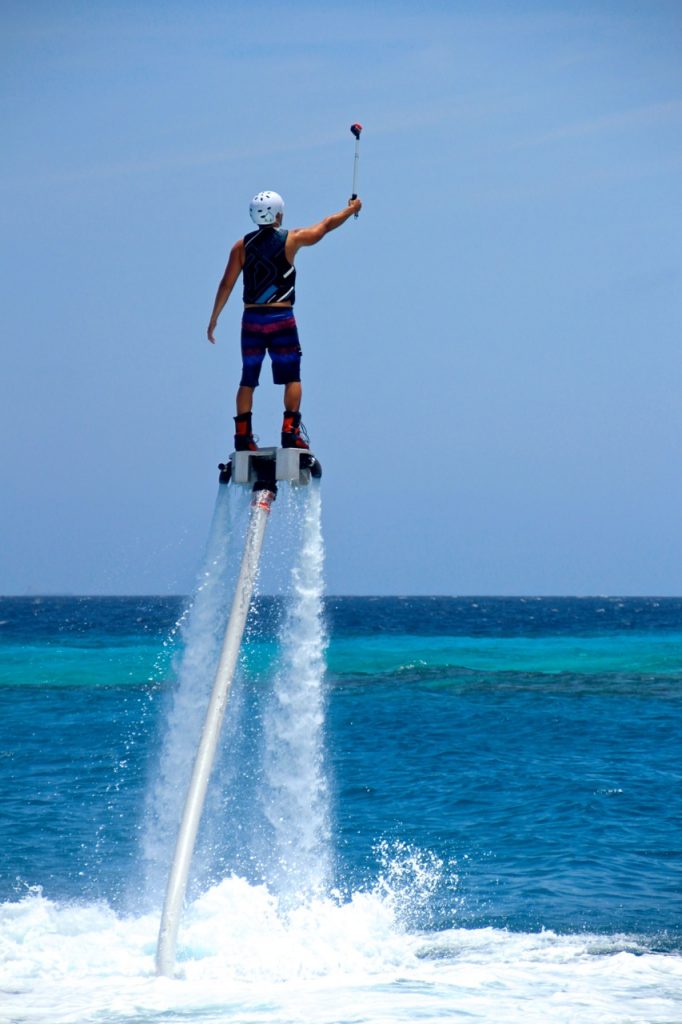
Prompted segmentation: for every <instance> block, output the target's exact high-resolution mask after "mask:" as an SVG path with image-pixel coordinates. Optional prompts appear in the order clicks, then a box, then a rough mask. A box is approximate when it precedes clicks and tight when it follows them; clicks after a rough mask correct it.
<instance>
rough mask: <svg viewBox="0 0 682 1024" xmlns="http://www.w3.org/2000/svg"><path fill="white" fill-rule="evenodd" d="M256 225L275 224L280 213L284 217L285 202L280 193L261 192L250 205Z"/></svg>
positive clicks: (250, 211)
mask: <svg viewBox="0 0 682 1024" xmlns="http://www.w3.org/2000/svg"><path fill="white" fill-rule="evenodd" d="M249 213H250V214H251V220H252V221H253V223H254V224H274V223H275V218H276V217H277V214H278V213H281V214H282V215H284V200H283V199H282V197H281V195H280V194H279V192H259V193H258V195H256V196H254V197H253V199H252V200H251V202H250V203H249Z"/></svg>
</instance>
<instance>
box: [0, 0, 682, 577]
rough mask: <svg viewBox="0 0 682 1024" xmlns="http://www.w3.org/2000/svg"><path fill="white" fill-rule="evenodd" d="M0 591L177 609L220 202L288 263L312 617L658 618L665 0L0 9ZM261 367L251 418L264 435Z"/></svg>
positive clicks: (203, 470) (674, 419) (215, 448)
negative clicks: (342, 213) (299, 244)
mask: <svg viewBox="0 0 682 1024" xmlns="http://www.w3.org/2000/svg"><path fill="white" fill-rule="evenodd" d="M0 29H1V31H0V57H1V60H0V66H1V67H2V72H1V75H2V78H1V81H2V87H1V94H0V105H1V109H2V132H3V147H2V150H3V153H2V157H1V158H0V160H1V163H0V188H1V189H2V204H1V214H0V216H1V218H2V236H3V248H4V250H5V258H4V260H3V265H4V269H3V274H2V290H3V295H2V302H1V303H0V309H1V316H2V372H1V374H0V426H1V428H2V451H3V459H2V476H3V480H2V503H1V505H0V536H1V538H2V550H1V551H0V592H2V593H19V594H21V593H54V592H60V593H64V592H67V593H156V592H160V593H166V592H185V591H187V590H188V589H189V588H190V587H191V586H192V582H193V578H194V574H195V572H196V569H197V567H198V564H199V562H200V559H201V555H202V550H203V546H204V543H205V539H206V533H207V529H208V524H209V521H210V516H211V511H212V507H213V502H214V498H215V492H216V486H217V485H216V470H215V467H216V463H217V462H218V461H220V460H221V459H223V458H224V457H225V456H226V455H227V454H228V452H229V451H230V448H231V443H230V442H231V433H232V420H231V417H232V415H233V412H234V410H233V397H234V390H235V386H236V383H237V380H238V375H239V345H238V333H239V317H240V309H239V302H238V296H237V301H235V300H233V301H232V302H231V303H230V304H229V305H228V307H227V308H226V310H225V312H224V313H223V316H222V318H221V321H220V324H219V328H218V335H217V338H218V345H217V346H216V347H215V348H213V347H212V346H210V345H209V344H208V343H207V342H206V340H205V327H206V323H207V321H208V317H209V314H210V310H211V306H212V302H213V297H214V294H215V289H216V286H217V283H218V280H219V278H220V275H221V273H222V270H223V267H224V264H225V261H226V258H227V254H228V252H229V248H230V246H231V245H232V243H233V242H234V241H235V240H236V239H237V238H238V237H240V236H241V235H242V234H244V233H245V232H246V231H248V230H249V229H250V226H251V225H250V221H249V219H248V212H247V208H248V200H249V198H250V197H251V195H252V194H253V193H254V192H256V191H258V190H260V189H263V188H274V189H277V190H278V191H279V192H281V193H282V194H283V195H284V197H285V200H286V204H287V207H286V209H287V212H286V223H287V224H288V225H289V226H301V225H305V224H308V223H312V222H314V221H316V220H317V219H319V218H320V217H321V216H323V215H325V214H327V213H330V212H332V211H334V210H336V209H338V208H340V207H341V206H343V205H344V204H345V202H346V199H347V197H348V194H349V192H350V186H351V180H352V164H353V139H352V136H351V135H350V132H349V130H348V128H349V125H350V124H351V122H353V121H355V120H359V121H361V122H363V124H364V125H365V131H364V134H363V138H362V157H361V166H360V194H361V196H362V198H363V201H364V204H365V206H364V209H363V212H362V214H361V217H360V218H359V220H358V221H351V222H349V223H348V224H346V225H345V226H344V227H343V228H341V229H340V230H339V231H338V232H337V233H335V234H334V235H332V236H330V237H329V238H328V239H325V240H324V241H323V242H322V243H321V245H320V246H318V247H317V248H315V249H312V250H308V251H305V252H302V253H301V254H300V256H299V258H298V260H297V266H298V288H297V292H298V301H297V317H298V322H299V329H300V334H301V340H302V344H303V348H304V363H303V366H304V370H303V380H304V406H303V412H304V420H305V422H306V424H307V426H308V429H309V431H310V434H311V438H312V440H313V442H314V446H315V448H316V450H317V451H318V453H319V455H320V457H321V459H322V461H323V465H324V469H325V478H324V481H323V488H324V516H325V540H326V545H327V580H328V589H329V591H330V592H332V593H358V594H363V593H377V594H380V593H401V594H407V593H425V594H429V593H438V594H462V593H466V594H483V593H489V594H490V593H496V594H605V593H609V594H643V593H646V594H662V595H663V594H680V593H682V579H681V574H682V540H681V539H680V518H681V517H680V510H681V509H680V506H681V504H682V483H681V482H680V473H679V451H680V440H679V439H680V437H682V411H681V408H680V401H679V395H680V387H681V385H682V374H681V359H680V346H679V339H680V333H681V332H680V319H681V317H680V314H681V313H682V299H681V296H682V287H681V286H682V271H681V265H682V261H681V257H682V229H681V226H680V225H681V221H680V210H681V208H682V202H681V200H682V186H681V184H680V183H681V182H682V61H681V60H680V53H682V5H680V4H679V3H678V2H676V0H673V2H658V0H650V2H648V3H645V4H642V3H639V2H638V3H631V2H629V0H622V2H614V3H609V2H591V3H582V2H579V0H578V2H563V3H558V2H556V3H552V2H535V3H531V2H525V0H519V2H516V3H493V2H486V0H481V2H478V3H473V2H468V3H465V2H456V0H455V2H452V3H437V2H430V0H426V2H424V3H422V4H420V5H419V7H418V8H417V6H416V5H412V4H407V3H401V2H397V3H396V2H394V3H382V2H378V3H373V4H366V3H365V4H356V3H345V4H341V3H333V2H332V3H328V4H325V5H324V6H322V5H319V4H312V3H307V2H301V3H298V4H296V5H292V6H291V7H285V6H284V5H281V4H273V3H249V4H242V3H239V2H236V3H229V4H226V3H212V2H202V0H197V2H193V3H192V4H190V3H189V2H184V3H179V2H170V3H149V2H137V3H125V2H117V3H114V2H107V0H101V2H98V3H82V2H80V3H71V2H60V3H57V4H55V3H43V2H39V0H38V2H34V3H31V4H24V3H18V2H12V0H9V2H5V3H4V4H3V6H2V12H1V14H0ZM280 406H281V394H280V390H279V389H275V388H274V387H273V385H272V384H271V383H270V382H269V380H268V378H267V376H266V377H265V383H264V385H263V386H262V387H261V388H260V389H259V391H258V392H257V394H256V410H255V417H254V420H255V422H254V426H255V430H256V432H257V433H258V434H259V435H260V436H261V439H262V442H263V443H272V442H274V440H275V438H276V436H277V431H278V429H279V423H280V420H279V410H280Z"/></svg>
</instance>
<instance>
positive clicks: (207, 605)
mask: <svg viewBox="0 0 682 1024" xmlns="http://www.w3.org/2000/svg"><path fill="white" fill-rule="evenodd" d="M248 497H249V495H248V494H247V493H246V492H243V490H242V489H241V488H239V489H237V488H232V487H220V488H219V491H218V497H217V499H216V505H215V511H214V515H213V520H212V523H211V528H210V531H209V539H208V542H207V547H206V554H205V557H204V561H203V565H202V569H201V572H200V575H199V578H198V581H197V586H196V588H195V591H194V594H193V596H192V599H191V602H190V605H189V607H188V609H187V610H186V611H185V613H184V614H183V616H182V619H181V624H180V635H181V638H182V647H181V649H180V650H179V652H178V654H177V656H176V658H175V664H174V673H173V674H174V676H175V679H176V684H175V687H174V690H173V693H172V697H171V700H170V706H169V709H168V713H167V716H166V721H165V734H164V737H163V741H162V746H161V753H160V756H159V758H158V761H157V762H156V763H155V764H154V767H153V769H152V770H153V772H154V777H153V780H152V782H151V785H150V787H149V790H148V793H147V801H146V814H145V830H144V834H143V840H142V855H143V858H144V861H145V866H146V886H145V889H146V893H147V896H148V898H149V899H151V900H157V899H158V898H159V896H160V895H161V894H162V892H163V889H164V886H165V884H166V878H167V873H168V869H169V865H170V860H171V857H172V851H173V845H174V843H175V839H176V835H177V830H178V825H179V821H180V816H181V814H182V808H183V803H184V799H185V795H186V793H187V786H188V782H189V778H190V774H191V771H192V765H193V762H194V756H195V754H196V749H197V744H198V742H199V737H200V735H201V727H202V724H203V721H204V716H205V713H206V705H207V702H208V697H209V694H210V692H211V687H212V685H213V680H214V676H215V670H216V666H217V663H218V658H219V656H220V648H221V644H222V639H223V632H224V628H225V621H226V618H227V614H228V609H229V603H230V600H231V596H232V584H233V576H234V572H235V565H236V562H237V557H238V554H239V550H238V548H239V546H238V543H235V541H237V540H238V539H239V533H240V530H239V527H240V526H242V525H243V523H244V521H245V520H246V502H247V501H248Z"/></svg>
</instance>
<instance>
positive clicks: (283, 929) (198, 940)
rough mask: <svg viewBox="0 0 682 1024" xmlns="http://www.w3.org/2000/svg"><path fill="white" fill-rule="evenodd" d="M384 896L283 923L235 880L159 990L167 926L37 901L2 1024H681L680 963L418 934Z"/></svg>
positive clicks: (312, 906) (1, 926)
mask: <svg viewBox="0 0 682 1024" xmlns="http://www.w3.org/2000/svg"><path fill="white" fill-rule="evenodd" d="M397 902H399V901H397V900H396V899H395V894H394V898H393V899H391V898H388V894H387V892H386V891H385V890H384V891H382V892H380V891H378V890H377V891H374V892H357V893H355V894H353V896H352V898H351V899H349V900H348V901H346V902H340V901H337V900H333V899H317V900H312V901H310V903H308V904H305V905H300V906H298V907H297V908H295V909H293V910H288V911H287V910H285V909H283V907H282V905H281V904H280V903H279V901H278V900H277V898H276V897H275V896H274V895H273V894H272V893H271V892H269V891H268V890H267V889H266V888H265V887H264V886H252V885H249V884H248V883H247V882H245V881H244V880H243V879H241V878H238V877H232V878H228V879H226V880H224V881H223V882H221V883H220V885H218V886H215V887H214V888H212V889H210V890H209V891H208V892H206V893H205V894H204V895H203V896H202V897H201V898H200V899H198V900H196V901H195V902H194V903H192V904H191V906H190V907H189V908H188V911H187V914H186V915H185V918H184V923H183V926H182V928H181V931H180V941H179V972H180V976H179V977H178V978H177V979H175V980H169V979H165V978H157V977H156V976H155V975H154V963H153V955H154V949H155V943H156V933H157V928H158V916H157V914H144V915H141V916H130V917H119V916H117V915H116V914H115V913H114V912H113V911H112V910H111V909H110V908H108V907H107V906H106V905H104V904H91V905H87V906H79V905H67V904H57V903H54V902H52V901H50V900H48V899H45V898H44V897H43V896H41V895H40V894H39V893H34V894H31V895H29V896H28V897H26V898H25V899H24V900H22V901H21V902H18V903H11V904H4V905H3V906H1V907H0V951H1V956H0V993H1V996H2V1003H1V1008H0V1020H2V1021H12V1022H13V1024H15V1022H21V1024H76V1022H78V1024H83V1022H85V1021H98V1022H103V1024H104V1022H112V1024H113V1022H117V1024H133V1022H139V1021H141V1020H144V1021H145V1022H153V1024H162V1022H164V1024H165V1022H167V1021H170V1020H171V1019H172V1020H173V1021H193V1022H196V1021H201V1022H204V1024H211V1022H216V1024H217V1022H218V1021H219V1022H220V1024H232V1022H234V1024H237V1022H239V1024H245V1022H247V1021H248V1022H252V1024H260V1022H262V1024H284V1022H291V1021H298V1022H302V1024H308V1022H310V1024H313V1022H314V1024H332V1022H342V1021H354V1022H362V1021H371V1022H372V1024H376V1022H382V1021H386V1022H389V1021H394V1022H398V1021H407V1020H415V1019H419V1020H422V1021H433V1022H435V1021H442V1020H444V1019H448V1020H456V1021H457V1020H460V1021H472V1020H473V1021H495V1022H497V1021H504V1022H505V1024H516V1022H523V1024H547V1022H550V1021H551V1022H553V1024H554V1022H557V1024H564V1022H565V1024H568V1022H583V1021H584V1022H586V1024H587V1022H589V1024H624V1022H626V1021H633V1022H634V1021H637V1022H648V1024H672V1022H673V1021H676V1020H679V1019H680V1011H682V958H680V957H678V956H673V955H662V954H655V953H648V952H646V951H645V950H644V949H641V948H639V949H638V948H637V946H636V944H634V943H633V942H631V941H628V940H627V939H625V938H613V937H607V936H594V935H580V936H578V935H572V936H565V935H564V936H562V935H556V934H554V933H552V932H542V933H539V934H516V933H509V932H505V931H502V930H499V929H493V928H484V929H472V930H466V929H454V930H451V931H447V932H441V933H433V932H431V933H429V932H420V933H411V932H409V931H406V930H404V929H403V928H402V927H401V925H400V923H399V921H398V917H397V915H396V903H397Z"/></svg>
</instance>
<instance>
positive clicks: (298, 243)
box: [286, 199, 362, 263]
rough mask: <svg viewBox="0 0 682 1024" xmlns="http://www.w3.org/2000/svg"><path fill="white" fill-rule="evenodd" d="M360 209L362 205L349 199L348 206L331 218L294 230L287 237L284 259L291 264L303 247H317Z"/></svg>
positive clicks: (356, 200) (358, 201) (357, 200)
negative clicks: (325, 237) (326, 236)
mask: <svg viewBox="0 0 682 1024" xmlns="http://www.w3.org/2000/svg"><path fill="white" fill-rule="evenodd" d="M361 209H362V203H361V202H360V200H359V199H349V200H348V206H346V207H345V209H343V210H339V212H338V213H332V214H331V216H329V217H325V218H324V220H321V221H320V222H319V223H318V224H313V225H312V227H309V228H294V229H293V230H292V231H290V232H289V235H288V237H287V244H286V257H287V259H288V260H289V262H290V263H291V262H293V258H294V256H295V255H296V253H297V252H298V250H299V249H302V248H303V246H305V245H317V243H318V242H321V241H322V239H323V238H324V236H325V235H328V234H329V232H330V231H334V230H335V229H336V228H340V227H341V225H342V224H344V223H345V221H347V220H348V218H349V217H352V216H353V214H354V213H359V212H360V210H361Z"/></svg>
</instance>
